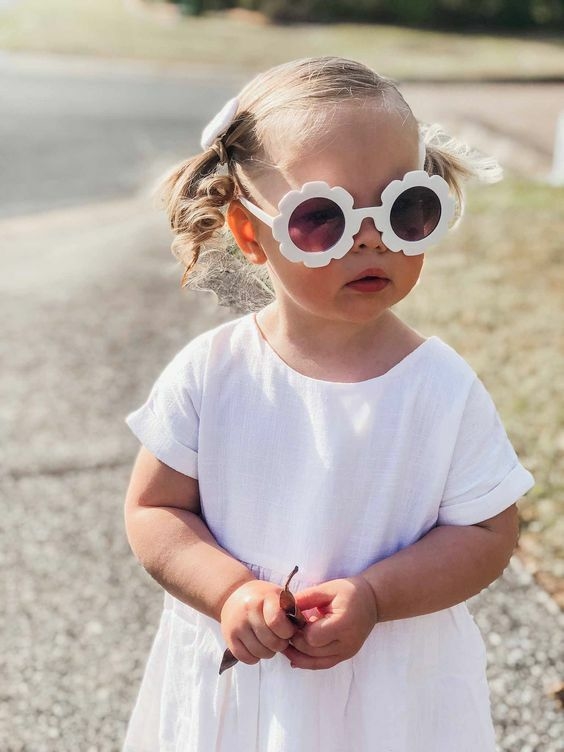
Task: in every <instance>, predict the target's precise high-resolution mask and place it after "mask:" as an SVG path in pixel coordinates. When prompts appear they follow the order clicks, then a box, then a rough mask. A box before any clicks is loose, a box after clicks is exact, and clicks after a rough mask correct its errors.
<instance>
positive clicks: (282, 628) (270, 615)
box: [263, 594, 296, 640]
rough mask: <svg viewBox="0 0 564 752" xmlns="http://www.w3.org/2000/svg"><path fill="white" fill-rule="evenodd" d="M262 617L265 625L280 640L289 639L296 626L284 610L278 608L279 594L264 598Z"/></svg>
mask: <svg viewBox="0 0 564 752" xmlns="http://www.w3.org/2000/svg"><path fill="white" fill-rule="evenodd" d="M263 617H264V621H265V624H266V625H267V627H268V628H269V629H270V630H271V631H272V632H273V633H274V634H275V635H276V637H278V638H280V639H282V640H289V639H290V637H292V635H293V634H294V632H295V631H296V626H295V625H294V624H292V622H291V621H290V619H288V617H287V616H286V614H285V613H284V611H283V610H282V609H281V608H280V596H279V595H278V594H273V596H272V597H267V598H265V599H264V603H263Z"/></svg>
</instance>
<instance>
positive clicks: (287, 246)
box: [239, 170, 454, 267]
mask: <svg viewBox="0 0 564 752" xmlns="http://www.w3.org/2000/svg"><path fill="white" fill-rule="evenodd" d="M381 200H382V203H381V205H380V206H367V207H365V208H362V209H355V208H354V199H353V197H352V196H351V195H350V193H349V192H348V191H346V190H345V189H344V188H341V187H340V186H336V187H334V188H331V187H330V186H329V185H328V184H327V183H324V182H321V181H316V182H311V183H305V185H303V186H302V188H301V189H300V190H292V191H290V192H289V193H287V194H286V195H285V196H284V197H283V198H282V199H281V201H280V203H279V204H278V212H279V213H278V215H277V216H275V217H272V216H270V214H267V213H266V212H265V211H263V210H262V209H260V208H259V207H258V206H255V204H253V203H251V202H250V201H249V200H248V199H246V198H244V197H239V201H240V202H241V203H242V204H243V206H245V207H246V208H247V209H248V210H249V211H250V212H251V214H254V216H255V217H257V218H258V219H260V220H261V221H262V222H264V223H265V224H267V225H268V226H269V227H272V235H273V237H274V239H275V240H277V241H278V243H279V244H280V251H281V253H282V254H283V255H284V256H285V257H286V258H287V259H288V260H289V261H296V262H298V261H299V262H302V263H303V264H305V266H308V267H320V266H326V265H327V264H328V263H329V262H330V261H331V260H332V259H339V258H342V257H343V256H344V255H345V254H346V253H347V252H348V251H350V249H351V247H352V244H353V238H354V236H355V235H356V234H357V232H358V231H359V230H360V226H361V224H362V220H363V219H364V218H365V217H372V219H373V220H374V224H375V225H376V227H377V228H378V230H379V232H380V233H381V236H382V242H383V244H384V245H385V246H386V248H388V249H389V250H390V251H403V253H404V254H405V255H406V256H415V255H417V254H419V253H424V252H425V251H426V250H427V248H428V247H429V246H430V245H433V244H434V243H436V242H437V241H438V240H439V239H440V238H442V237H443V235H444V234H445V233H446V232H447V230H448V228H449V223H450V221H451V220H452V218H453V216H454V200H453V198H452V196H451V195H450V193H449V188H448V184H447V182H446V181H445V180H444V179H443V178H441V177H440V176H439V175H428V174H427V173H426V172H425V171H424V170H413V171H412V172H408V173H406V175H405V176H404V177H403V179H402V180H393V181H392V182H391V183H390V184H389V185H388V186H386V188H385V189H384V190H383V191H382V196H381Z"/></svg>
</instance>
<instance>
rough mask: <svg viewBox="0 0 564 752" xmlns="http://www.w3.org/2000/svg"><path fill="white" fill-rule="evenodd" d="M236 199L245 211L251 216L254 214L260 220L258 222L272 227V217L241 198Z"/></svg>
mask: <svg viewBox="0 0 564 752" xmlns="http://www.w3.org/2000/svg"><path fill="white" fill-rule="evenodd" d="M238 199H239V201H240V202H241V203H242V204H243V206H244V207H245V209H248V210H249V211H250V212H251V214H254V216H255V217H256V218H257V219H260V221H261V222H264V224H265V225H268V226H269V227H272V223H273V217H271V216H270V214H267V213H266V212H264V211H263V210H262V209H259V207H258V206H255V205H254V204H252V203H251V202H250V201H248V200H247V199H246V198H244V197H243V196H238Z"/></svg>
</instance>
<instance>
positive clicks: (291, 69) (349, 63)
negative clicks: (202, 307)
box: [159, 57, 501, 311]
mask: <svg viewBox="0 0 564 752" xmlns="http://www.w3.org/2000/svg"><path fill="white" fill-rule="evenodd" d="M374 99H376V100H378V102H379V104H380V106H381V107H383V108H384V109H387V110H393V111H396V112H399V113H400V114H402V116H403V117H404V118H405V121H407V120H408V119H413V121H414V123H417V126H418V128H419V133H420V138H422V139H423V140H424V143H425V147H426V156H425V165H424V169H425V170H426V171H427V172H428V173H429V174H431V175H434V174H436V175H440V176H441V177H443V178H444V179H445V180H446V182H447V183H448V185H449V187H450V189H451V191H452V193H453V196H454V198H455V203H456V211H455V220H454V223H455V224H456V222H457V221H458V220H459V218H460V217H461V216H462V213H463V210H464V191H463V184H464V182H465V181H466V180H467V179H468V178H471V177H477V178H478V179H480V180H483V181H486V182H495V181H496V180H499V179H500V177H501V169H500V167H499V165H498V164H497V162H496V161H495V159H492V158H488V157H484V156H483V155H480V154H477V153H476V152H475V151H473V150H472V149H470V147H469V146H467V145H466V144H463V143H461V142H459V141H457V140H456V139H454V138H452V137H451V136H449V135H448V134H447V133H445V132H444V130H443V129H442V128H441V126H439V125H437V124H433V125H427V124H423V123H418V122H417V121H416V120H415V118H414V116H413V113H412V112H411V109H410V107H409V105H408V104H407V103H406V102H405V100H404V98H403V96H402V95H401V93H400V91H399V90H398V88H397V86H396V84H395V83H394V82H393V81H391V80H390V79H388V78H385V77H383V76H380V75H378V74H377V73H375V72H374V71H372V70H371V69H370V68H368V67H366V66H365V65H363V64H362V63H358V62H356V61H353V60H348V59H345V58H340V57H316V58H305V59H302V60H295V61H292V62H289V63H284V64H282V65H278V66H276V67H274V68H271V69H270V70H268V71H266V72H265V73H262V74H260V75H258V76H257V77H256V78H254V79H253V80H252V81H251V82H250V83H248V84H247V85H246V86H245V87H244V88H243V89H242V91H241V92H240V94H239V95H238V109H237V112H236V114H235V117H234V119H233V120H232V122H231V124H230V125H229V127H228V128H227V130H226V131H225V133H223V134H220V137H219V138H218V139H217V140H216V141H215V142H214V143H213V144H212V145H211V146H210V147H209V148H208V149H206V150H205V151H204V152H202V153H201V154H198V155H196V156H194V157H191V158H190V159H188V160H186V161H184V162H182V163H181V164H180V165H178V166H177V167H176V168H174V170H173V171H172V172H171V173H170V174H169V175H168V176H167V177H166V178H165V179H164V181H163V182H162V184H161V186H160V188H159V195H160V197H161V200H162V202H163V204H164V207H165V209H166V211H167V213H168V216H169V219H170V225H171V228H172V230H173V233H174V236H175V237H174V239H173V242H172V252H173V254H174V255H175V256H176V257H177V258H178V259H179V261H180V262H181V263H182V264H183V265H184V266H185V268H186V271H185V273H184V276H183V280H182V284H183V286H189V287H190V288H192V289H208V290H213V291H214V292H215V293H216V295H217V296H218V299H219V303H220V304H222V305H229V306H230V307H232V308H235V309H237V310H243V311H247V310H256V309H258V308H261V307H263V306H264V305H266V304H267V303H268V302H269V301H270V300H271V299H272V297H273V292H272V288H271V286H270V283H269V278H268V274H267V272H266V270H265V268H264V267H263V266H258V267H257V266H253V265H251V264H249V263H248V262H247V261H246V260H245V259H244V257H243V254H241V253H240V252H239V251H238V250H237V249H236V246H235V245H234V243H233V241H232V240H231V242H229V240H228V237H226V236H228V233H227V232H226V231H225V211H226V208H227V206H228V205H229V203H230V202H231V201H232V200H233V198H234V197H235V196H236V195H237V193H238V192H239V191H241V192H243V193H244V194H247V195H248V194H249V193H250V192H251V185H250V183H249V176H252V175H254V174H256V173H257V172H259V171H261V170H264V169H269V168H271V167H273V166H274V165H272V164H271V163H270V162H269V146H271V145H272V144H275V143H277V142H280V141H282V143H283V142H284V140H285V139H287V138H288V133H289V132H290V133H291V134H292V138H293V140H294V141H295V140H297V139H302V140H303V139H306V138H308V137H309V136H310V135H311V133H312V132H315V131H316V129H318V128H319V127H322V126H323V124H324V122H325V119H326V116H327V113H328V111H329V110H330V109H331V106H335V105H339V104H343V103H344V102H351V101H359V102H365V101H367V100H374ZM290 118H291V128H290V129H289V127H288V126H289V125H290ZM223 162H225V165H224V164H223ZM222 236H223V237H222Z"/></svg>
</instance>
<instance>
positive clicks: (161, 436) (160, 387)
mask: <svg viewBox="0 0 564 752" xmlns="http://www.w3.org/2000/svg"><path fill="white" fill-rule="evenodd" d="M181 356H184V353H179V355H178V356H177V357H176V358H175V359H174V360H173V361H172V362H171V363H169V365H168V366H167V367H166V368H165V369H164V371H163V372H162V373H161V375H160V376H159V378H158V379H157V381H156V382H155V384H154V386H153V388H152V389H151V393H150V395H149V398H148V399H147V401H146V402H145V404H144V405H142V406H141V407H140V408H139V409H137V410H135V411H134V412H132V413H130V414H129V415H128V416H127V418H126V419H125V422H126V423H127V425H128V426H129V428H130V429H131V430H132V432H133V433H134V434H135V436H136V437H137V438H138V439H139V441H140V442H141V444H143V446H144V447H146V448H147V449H148V450H149V451H150V452H151V454H153V455H154V456H155V457H157V459H159V460H161V462H164V463H165V465H168V466H169V467H171V468H172V469H173V470H177V471H178V472H179V473H183V474H184V475H189V476H190V477H192V478H197V477H198V429H199V417H198V412H197V410H196V404H198V393H197V387H196V380H195V379H194V377H193V374H192V369H191V368H190V364H189V363H187V362H186V357H181Z"/></svg>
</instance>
